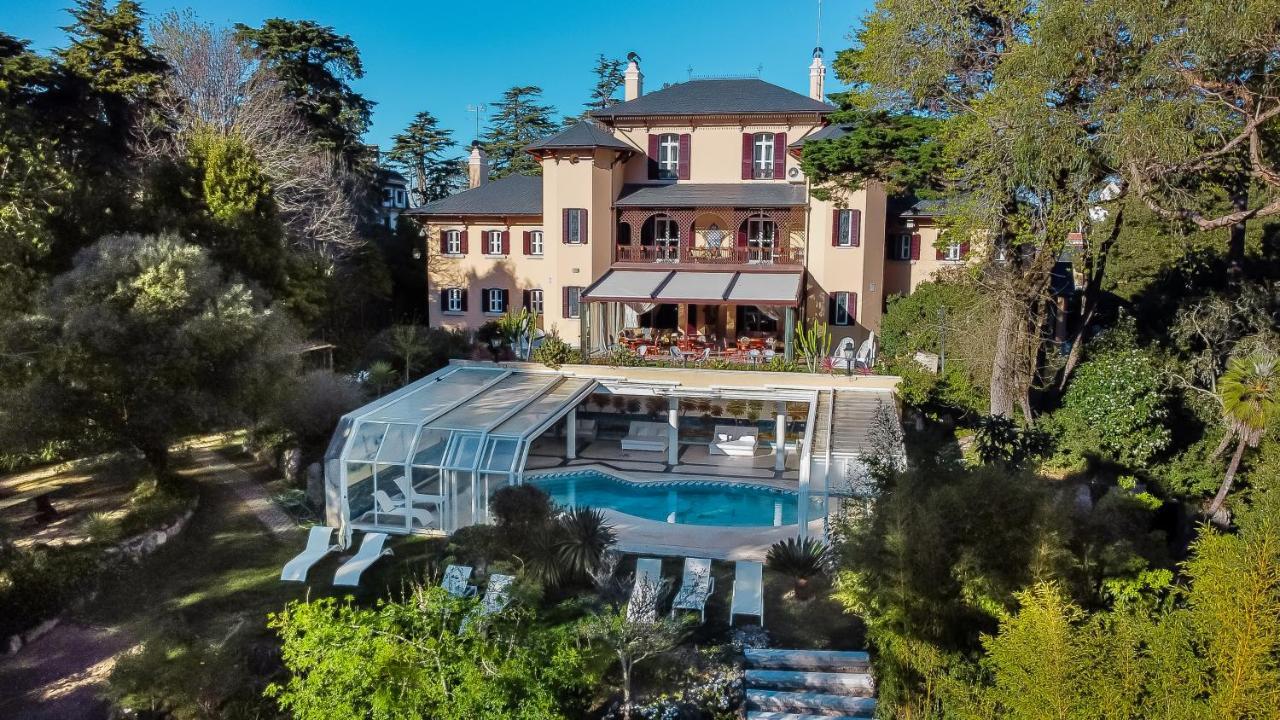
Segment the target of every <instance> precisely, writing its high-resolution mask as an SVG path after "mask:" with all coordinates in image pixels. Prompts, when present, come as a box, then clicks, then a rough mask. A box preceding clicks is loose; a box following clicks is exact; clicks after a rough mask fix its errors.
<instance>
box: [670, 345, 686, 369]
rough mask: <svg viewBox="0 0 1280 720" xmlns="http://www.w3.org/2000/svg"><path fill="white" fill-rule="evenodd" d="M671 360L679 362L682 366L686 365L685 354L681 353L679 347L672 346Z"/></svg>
mask: <svg viewBox="0 0 1280 720" xmlns="http://www.w3.org/2000/svg"><path fill="white" fill-rule="evenodd" d="M671 360H672V362H678V363H680V364H681V365H683V364H684V353H683V352H681V350H680V346H679V345H672V346H671Z"/></svg>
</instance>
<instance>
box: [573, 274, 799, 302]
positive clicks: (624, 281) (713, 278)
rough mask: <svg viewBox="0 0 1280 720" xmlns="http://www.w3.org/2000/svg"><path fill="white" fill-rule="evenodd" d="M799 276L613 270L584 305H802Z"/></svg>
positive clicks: (588, 294)
mask: <svg viewBox="0 0 1280 720" xmlns="http://www.w3.org/2000/svg"><path fill="white" fill-rule="evenodd" d="M802 279H803V275H802V274H801V273H798V272H790V273H788V272H748V271H736V272H735V271H719V272H716V271H697V270H662V269H654V270H610V271H609V272H607V273H605V275H604V277H602V278H600V279H599V280H597V281H596V282H595V283H594V284H593V285H591V286H590V287H588V288H587V289H586V290H585V291H583V293H582V301H583V302H656V303H694V304H706V305H715V304H722V303H727V304H730V305H793V306H798V305H800V290H801V281H802Z"/></svg>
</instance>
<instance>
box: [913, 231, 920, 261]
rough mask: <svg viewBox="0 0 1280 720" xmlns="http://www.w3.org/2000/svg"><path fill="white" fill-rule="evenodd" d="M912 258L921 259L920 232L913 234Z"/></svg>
mask: <svg viewBox="0 0 1280 720" xmlns="http://www.w3.org/2000/svg"><path fill="white" fill-rule="evenodd" d="M911 259H912V260H919V259H920V233H915V234H913V235H912V236H911Z"/></svg>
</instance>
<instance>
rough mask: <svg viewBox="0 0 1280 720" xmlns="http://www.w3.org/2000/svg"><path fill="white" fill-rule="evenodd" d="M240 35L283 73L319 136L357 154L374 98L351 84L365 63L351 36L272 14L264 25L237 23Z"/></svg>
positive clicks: (333, 147) (290, 89) (334, 146)
mask: <svg viewBox="0 0 1280 720" xmlns="http://www.w3.org/2000/svg"><path fill="white" fill-rule="evenodd" d="M236 39H237V40H239V41H240V42H241V43H242V44H243V45H245V46H246V47H247V48H249V49H251V50H252V51H253V52H255V53H256V54H257V55H258V56H259V57H261V58H262V60H263V62H265V63H266V65H267V66H268V67H270V68H271V69H272V70H273V71H274V72H275V73H276V75H278V76H279V77H280V79H281V80H282V81H283V82H284V84H285V88H286V89H287V92H288V93H289V95H290V97H292V98H293V101H294V104H295V105H296V106H297V108H298V111H299V112H301V113H302V116H303V117H304V118H306V120H307V124H308V125H309V126H310V127H311V129H312V131H313V132H314V133H315V135H316V138H317V139H318V140H320V141H321V142H322V143H323V144H324V145H326V146H328V147H330V148H332V149H334V150H338V151H341V152H343V153H344V154H346V155H348V156H354V154H355V153H356V152H357V151H358V150H359V149H360V147H361V145H360V136H361V135H362V134H364V132H365V130H368V129H369V117H370V115H371V113H372V111H373V103H372V102H371V101H369V100H368V99H366V98H365V97H364V96H363V95H361V94H360V93H357V92H356V91H355V90H352V89H351V85H350V81H352V80H358V79H360V78H362V77H364V65H363V64H362V63H361V62H360V50H359V49H358V48H357V47H356V44H355V42H354V41H353V40H352V39H351V37H350V36H348V35H339V34H338V33H337V32H335V31H334V29H333V28H331V27H325V26H323V25H319V24H317V23H315V22H313V21H311V20H285V19H282V18H272V19H270V20H267V21H266V22H265V23H263V24H262V27H260V28H251V27H249V26H247V25H243V24H238V25H236Z"/></svg>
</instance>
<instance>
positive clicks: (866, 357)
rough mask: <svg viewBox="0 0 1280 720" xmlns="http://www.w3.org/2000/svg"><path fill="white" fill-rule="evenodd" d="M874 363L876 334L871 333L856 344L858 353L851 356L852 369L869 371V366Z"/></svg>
mask: <svg viewBox="0 0 1280 720" xmlns="http://www.w3.org/2000/svg"><path fill="white" fill-rule="evenodd" d="M875 364H876V334H875V333H871V335H870V336H869V337H868V338H867V339H866V340H863V341H862V344H861V345H859V346H858V353H857V354H856V355H854V356H853V369H854V370H860V371H866V372H868V373H869V372H870V371H871V367H872V366H873V365H875Z"/></svg>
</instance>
